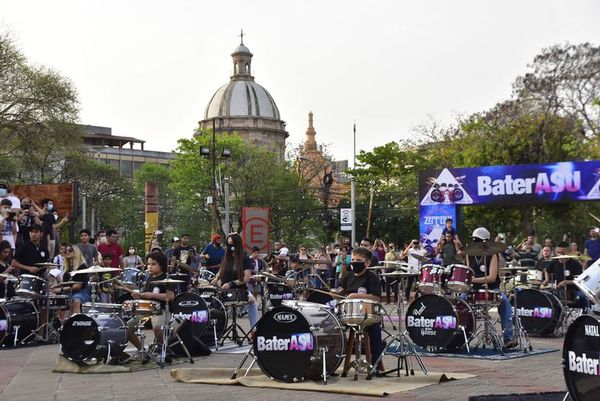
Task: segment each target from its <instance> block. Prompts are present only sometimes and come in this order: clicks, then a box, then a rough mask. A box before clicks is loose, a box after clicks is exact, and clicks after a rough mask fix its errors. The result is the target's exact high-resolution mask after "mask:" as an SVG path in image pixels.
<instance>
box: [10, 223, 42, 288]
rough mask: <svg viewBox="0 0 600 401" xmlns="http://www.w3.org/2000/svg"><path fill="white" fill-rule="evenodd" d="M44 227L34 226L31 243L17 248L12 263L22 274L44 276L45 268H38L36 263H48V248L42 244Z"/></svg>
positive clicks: (28, 242) (31, 228)
mask: <svg viewBox="0 0 600 401" xmlns="http://www.w3.org/2000/svg"><path fill="white" fill-rule="evenodd" d="M42 232H43V230H42V226H41V225H39V224H34V225H32V226H31V227H30V228H29V239H30V240H29V241H27V242H25V243H23V245H21V246H20V247H18V248H17V251H16V252H15V257H14V258H13V260H12V262H11V266H12V267H13V268H17V269H19V270H22V272H21V273H24V274H33V275H34V276H42V275H43V274H42V273H44V272H45V268H40V267H37V266H36V263H44V262H48V259H49V253H48V248H46V246H45V245H44V244H43V243H42Z"/></svg>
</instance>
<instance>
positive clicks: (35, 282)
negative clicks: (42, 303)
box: [15, 274, 46, 299]
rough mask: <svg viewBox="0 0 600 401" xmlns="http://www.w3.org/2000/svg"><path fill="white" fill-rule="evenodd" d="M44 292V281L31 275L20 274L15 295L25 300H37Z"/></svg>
mask: <svg viewBox="0 0 600 401" xmlns="http://www.w3.org/2000/svg"><path fill="white" fill-rule="evenodd" d="M45 292H46V280H43V279H42V278H40V277H38V276H34V275H32V274H21V276H19V284H18V285H17V289H16V290H15V293H16V294H17V295H20V296H22V297H25V298H32V299H39V298H41V297H43V296H44V293H45Z"/></svg>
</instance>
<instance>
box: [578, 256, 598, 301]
mask: <svg viewBox="0 0 600 401" xmlns="http://www.w3.org/2000/svg"><path fill="white" fill-rule="evenodd" d="M573 281H574V282H575V285H576V286H577V287H578V288H579V289H580V290H581V292H583V294H584V295H585V296H586V297H588V298H589V300H590V301H592V302H594V303H600V259H598V260H597V261H595V262H594V263H593V264H592V265H591V266H590V267H588V268H587V269H585V271H584V272H583V273H581V274H580V275H579V277H576V278H575V280H573Z"/></svg>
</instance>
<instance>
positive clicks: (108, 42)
mask: <svg viewBox="0 0 600 401" xmlns="http://www.w3.org/2000/svg"><path fill="white" fill-rule="evenodd" d="M599 20H600V1H595V0H589V1H576V0H565V1H560V0H539V1H526V0H503V1H494V2H492V1H485V0H473V1H463V0H455V1H448V0H440V1H397V0H396V1H393V0H392V1H349V0H345V1H312V0H303V1H294V2H291V1H258V0H254V1H220V2H213V1H211V2H209V1H199V0H188V1H182V0H171V1H155V0H140V1H129V0H118V1H117V0H85V1H82V0H72V1H67V0H52V1H47V0H43V1H42V0H40V1H38V0H36V1H29V0H0V30H1V31H9V32H11V34H12V36H13V38H14V39H15V40H16V43H17V45H18V47H19V48H20V49H21V50H22V51H23V52H24V54H25V55H26V56H27V58H28V59H29V60H30V61H31V62H33V63H36V64H43V65H46V66H48V67H51V68H53V69H55V70H57V71H59V72H60V73H62V74H63V75H65V76H67V77H68V78H70V79H71V80H72V82H73V84H74V85H75V87H76V88H77V91H78V92H79V100H80V103H81V113H80V117H81V123H83V124H91V125H101V126H108V127H112V129H113V134H115V135H125V136H133V137H136V138H140V139H143V140H145V141H147V143H146V149H150V150H172V149H175V148H176V145H177V139H178V138H183V137H191V135H192V132H193V130H194V128H196V126H197V121H199V120H201V119H202V118H203V114H204V109H205V107H206V104H207V103H208V101H209V99H210V97H211V96H212V95H213V93H214V92H215V91H216V90H217V88H219V87H220V86H221V85H223V84H225V83H227V82H228V81H229V77H230V75H231V73H232V62H231V56H230V54H231V52H232V50H233V49H234V48H235V47H236V46H237V45H238V43H239V41H240V38H239V31H240V29H241V28H243V29H244V32H245V38H244V42H245V44H246V45H247V46H248V48H249V49H250V50H251V51H252V53H253V54H254V58H253V62H252V71H253V75H254V76H255V78H256V82H257V83H259V84H261V85H262V86H264V87H265V88H266V89H267V90H268V91H269V92H270V93H271V95H272V96H273V98H274V100H275V102H276V103H277V105H278V107H279V111H280V113H281V116H282V118H283V120H284V121H286V122H287V129H288V131H289V132H290V137H289V139H288V144H297V143H299V142H300V141H302V140H303V137H304V132H305V130H306V126H307V113H308V111H309V110H312V111H313V112H314V114H315V117H314V122H315V128H316V130H317V141H318V142H319V143H325V144H331V147H330V151H331V153H332V154H333V156H334V157H335V158H337V159H350V160H351V159H352V124H353V121H354V120H356V123H357V132H358V135H357V148H358V149H365V150H368V149H371V148H373V147H374V146H377V145H382V144H384V143H387V142H389V141H396V140H402V139H403V138H407V137H408V135H409V134H410V129H411V127H414V126H415V125H417V124H420V123H423V122H425V121H426V120H427V119H428V118H429V117H428V116H433V117H434V118H435V119H437V120H439V121H441V122H444V123H448V122H451V121H453V120H454V119H455V118H456V115H458V114H465V113H467V114H468V113H472V112H476V111H481V110H485V109H488V108H490V107H492V106H493V105H494V104H495V103H496V102H498V101H501V100H503V99H507V98H508V97H509V96H510V93H511V83H512V82H513V80H514V78H515V77H516V76H517V75H519V74H523V73H524V72H525V71H526V67H527V64H528V63H530V62H531V60H532V59H533V57H534V56H535V55H536V54H537V53H538V52H539V50H540V49H541V48H543V47H547V46H550V45H552V44H554V43H564V42H566V41H568V42H571V43H580V42H585V41H589V42H592V43H594V44H596V45H597V44H598V43H599V42H600V24H599V23H598V21H599ZM0 90H1V88H0Z"/></svg>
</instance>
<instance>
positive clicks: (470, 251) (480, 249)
mask: <svg viewBox="0 0 600 401" xmlns="http://www.w3.org/2000/svg"><path fill="white" fill-rule="evenodd" d="M506 248H507V246H506V244H504V243H502V242H493V241H492V242H487V241H483V242H472V243H470V244H469V245H467V246H466V247H464V249H463V252H464V253H466V254H467V255H471V256H489V255H495V254H497V253H500V252H503V251H505V250H506Z"/></svg>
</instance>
